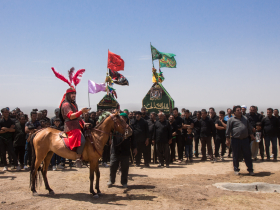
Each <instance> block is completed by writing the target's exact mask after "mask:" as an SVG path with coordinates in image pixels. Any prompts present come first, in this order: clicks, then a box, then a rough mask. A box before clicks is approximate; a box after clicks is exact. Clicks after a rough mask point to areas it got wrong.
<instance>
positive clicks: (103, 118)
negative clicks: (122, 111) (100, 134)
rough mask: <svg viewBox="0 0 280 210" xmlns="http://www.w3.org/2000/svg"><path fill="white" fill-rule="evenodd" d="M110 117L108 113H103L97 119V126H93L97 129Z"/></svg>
mask: <svg viewBox="0 0 280 210" xmlns="http://www.w3.org/2000/svg"><path fill="white" fill-rule="evenodd" d="M110 115H111V113H110V112H107V111H104V112H103V113H102V114H101V115H100V116H99V118H98V121H97V122H98V125H97V126H95V128H98V127H99V126H100V125H101V124H102V123H103V122H104V121H105V120H106V118H107V117H109V116H110Z"/></svg>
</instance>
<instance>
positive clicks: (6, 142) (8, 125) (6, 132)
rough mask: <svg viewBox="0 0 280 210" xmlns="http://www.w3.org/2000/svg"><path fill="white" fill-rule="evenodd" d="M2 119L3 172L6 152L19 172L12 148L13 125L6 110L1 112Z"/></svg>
mask: <svg viewBox="0 0 280 210" xmlns="http://www.w3.org/2000/svg"><path fill="white" fill-rule="evenodd" d="M1 113H2V115H3V119H1V120H0V151H1V159H2V161H3V163H4V169H3V171H7V170H8V167H7V160H6V151H8V154H9V156H10V157H11V158H12V159H13V163H14V165H15V166H17V170H18V171H19V170H20V166H19V165H18V161H17V157H16V154H15V151H14V147H13V133H14V132H15V123H14V121H12V120H11V118H10V117H9V111H8V109H6V108H3V109H2V110H1Z"/></svg>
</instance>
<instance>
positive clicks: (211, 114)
mask: <svg viewBox="0 0 280 210" xmlns="http://www.w3.org/2000/svg"><path fill="white" fill-rule="evenodd" d="M209 117H210V119H211V120H212V122H213V123H214V124H215V122H216V120H218V119H219V117H218V116H217V115H216V112H215V109H214V108H213V107H210V108H209ZM212 137H213V140H214V144H215V145H216V127H215V125H214V131H213V133H212Z"/></svg>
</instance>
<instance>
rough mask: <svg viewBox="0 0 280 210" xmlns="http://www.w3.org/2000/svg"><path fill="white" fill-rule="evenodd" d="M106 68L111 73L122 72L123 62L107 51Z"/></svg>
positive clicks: (117, 56) (119, 57)
mask: <svg viewBox="0 0 280 210" xmlns="http://www.w3.org/2000/svg"><path fill="white" fill-rule="evenodd" d="M107 67H108V68H109V69H111V70H112V71H121V70H124V60H123V59H122V58H121V56H119V55H117V54H115V53H112V52H110V51H109V50H108V65H107Z"/></svg>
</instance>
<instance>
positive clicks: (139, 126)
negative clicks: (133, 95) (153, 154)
mask: <svg viewBox="0 0 280 210" xmlns="http://www.w3.org/2000/svg"><path fill="white" fill-rule="evenodd" d="M135 115H136V116H135V119H133V120H132V121H131V127H132V129H133V138H134V141H136V143H137V151H138V152H137V155H136V157H135V159H136V166H140V162H141V157H142V154H143V156H144V163H145V166H146V167H149V157H148V156H149V152H148V145H149V126H148V123H147V122H146V121H145V120H144V119H143V118H142V117H141V112H139V111H138V112H135Z"/></svg>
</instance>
